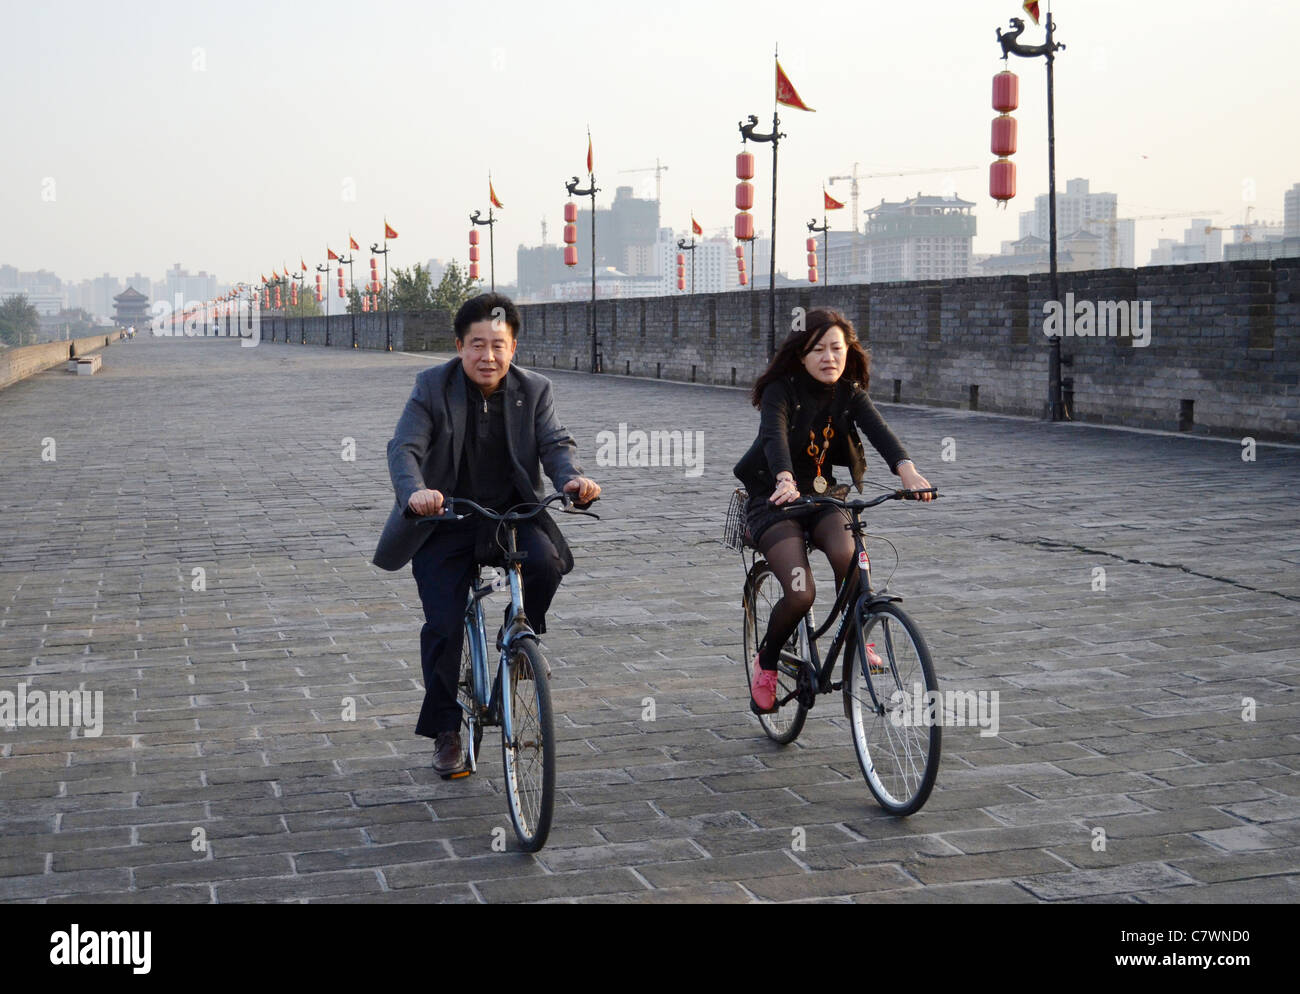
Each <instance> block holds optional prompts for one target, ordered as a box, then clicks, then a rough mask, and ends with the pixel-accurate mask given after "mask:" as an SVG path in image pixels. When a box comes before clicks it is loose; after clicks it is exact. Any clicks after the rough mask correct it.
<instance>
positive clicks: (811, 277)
mask: <svg viewBox="0 0 1300 994" xmlns="http://www.w3.org/2000/svg"><path fill="white" fill-rule="evenodd" d="M808 282H809V283H816V282H817V270H815V269H809V270H808Z"/></svg>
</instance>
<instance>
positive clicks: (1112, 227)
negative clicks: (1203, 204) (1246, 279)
mask: <svg viewBox="0 0 1300 994" xmlns="http://www.w3.org/2000/svg"><path fill="white" fill-rule="evenodd" d="M1221 213H1223V212H1222V211H1165V212H1164V213H1163V214H1137V215H1135V216H1133V217H1106V218H1085V219H1084V221H1083V227H1084V230H1085V231H1087V230H1088V227H1089V225H1094V224H1097V225H1104V226H1105V229H1106V230H1107V231H1108V232H1109V233H1110V245H1109V250H1110V258H1109V259H1107V260H1104V261H1105V263H1106V264H1108V265H1111V266H1118V265H1119V254H1120V253H1119V246H1118V244H1117V243H1118V241H1119V222H1120V221H1167V220H1169V219H1170V218H1180V217H1190V218H1196V217H1210V216H1212V215H1214V214H1221ZM1205 233H1206V234H1207V235H1208V234H1209V233H1210V229H1209V228H1206V229H1205ZM1134 262H1135V263H1136V260H1134Z"/></svg>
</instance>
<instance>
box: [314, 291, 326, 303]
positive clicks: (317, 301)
mask: <svg viewBox="0 0 1300 994" xmlns="http://www.w3.org/2000/svg"><path fill="white" fill-rule="evenodd" d="M324 299H325V295H324V294H323V293H321V292H320V287H317V288H316V303H318V304H319V303H320V302H321V301H322V300H324Z"/></svg>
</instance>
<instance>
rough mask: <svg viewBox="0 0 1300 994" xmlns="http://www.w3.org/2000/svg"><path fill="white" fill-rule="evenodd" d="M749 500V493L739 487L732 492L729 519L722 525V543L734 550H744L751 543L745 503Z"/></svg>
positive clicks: (728, 506)
mask: <svg viewBox="0 0 1300 994" xmlns="http://www.w3.org/2000/svg"><path fill="white" fill-rule="evenodd" d="M748 500H749V494H747V493H746V492H745V491H744V490H743V489H742V488H740V487H737V488H736V489H735V490H733V491H732V493H731V503H729V504H728V505H727V520H726V523H725V524H724V525H723V526H722V544H723V545H725V546H726V547H727V548H728V549H730V550H731V551H733V552H742V551H743V550H744V549H745V547H746V546H747V545H749V544H750V543H749V535H748V529H747V528H746V527H745V504H746V503H747V502H748Z"/></svg>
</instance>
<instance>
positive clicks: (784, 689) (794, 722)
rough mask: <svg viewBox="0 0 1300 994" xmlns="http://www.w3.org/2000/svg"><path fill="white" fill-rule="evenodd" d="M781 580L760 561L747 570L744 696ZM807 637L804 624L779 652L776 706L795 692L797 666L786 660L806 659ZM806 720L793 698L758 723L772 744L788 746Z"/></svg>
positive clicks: (759, 719)
mask: <svg viewBox="0 0 1300 994" xmlns="http://www.w3.org/2000/svg"><path fill="white" fill-rule="evenodd" d="M782 594H783V592H782V590H781V581H780V580H778V579H777V577H776V572H775V571H774V570H773V569H772V567H771V566H769V565H768V564H767V563H766V562H765V561H763V560H759V561H758V563H756V564H755V565H754V568H753V569H752V570H750V573H749V578H748V579H747V580H746V581H745V597H744V607H745V658H744V663H745V667H744V669H745V694H746V696H747V697H748V696H749V694H750V689H749V688H750V685H751V682H752V680H753V678H754V675H753V673H752V671H751V666H752V664H753V659H754V653H756V652H758V644H759V642H761V641H762V638H763V634H764V632H766V631H767V621H768V618H769V617H770V616H771V614H772V608H773V607H775V606H776V602H777V601H779V600H780V599H781V597H782ZM807 641H808V640H807V637H806V633H805V631H804V626H803V623H802V622H800V624H799V627H798V628H796V629H795V632H794V634H793V635H791V636H790V639H789V641H787V642H786V644H785V648H784V650H783V651H782V658H781V660H780V661H779V662H778V663H777V666H776V672H777V675H776V700H777V703H778V704H779V703H780V702H781V701H782V700H783V699H784V698H785V697H787V696H788V695H790V694H791V693H793V692H794V689H795V686H796V683H797V681H798V679H799V667H798V665H797V664H796V663H793V662H791V661H790V660H788V659H786V658H785V656H786V655H787V654H789V655H791V656H795V657H797V658H799V659H807V658H808V645H807ZM807 719H808V709H807V708H806V707H804V706H803V705H802V704H800V703H799V699H798V698H797V697H796V698H793V699H792V700H790V701H788V702H787V703H786V704H785V705H783V706H782V707H780V708H778V709H777V710H776V711H774V712H772V713H771V714H761V715H759V716H758V723H759V724H760V725H761V726H763V731H764V732H765V733H767V737H768V738H770V739H771V740H772V741H773V742H777V743H779V744H780V745H788V744H789V743H791V742H793V741H794V740H795V739H796V738H798V737H799V733H800V732H802V731H803V726H804V722H805V721H806V720H807Z"/></svg>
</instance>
